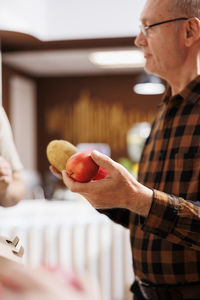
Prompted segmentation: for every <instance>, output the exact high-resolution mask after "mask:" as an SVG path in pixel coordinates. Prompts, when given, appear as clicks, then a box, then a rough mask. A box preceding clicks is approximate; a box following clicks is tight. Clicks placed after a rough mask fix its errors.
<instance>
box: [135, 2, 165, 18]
mask: <svg viewBox="0 0 200 300" xmlns="http://www.w3.org/2000/svg"><path fill="white" fill-rule="evenodd" d="M170 3H171V0H147V1H146V4H145V6H144V8H143V10H142V13H141V15H140V20H141V22H143V23H146V22H147V21H148V22H151V21H155V19H158V20H159V18H162V17H165V16H167V15H168V14H169V10H168V8H169V5H170Z"/></svg>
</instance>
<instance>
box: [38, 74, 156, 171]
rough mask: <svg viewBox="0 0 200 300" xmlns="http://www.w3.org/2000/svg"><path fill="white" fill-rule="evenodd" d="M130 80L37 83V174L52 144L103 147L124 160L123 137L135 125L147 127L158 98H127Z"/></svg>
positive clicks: (45, 167)
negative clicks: (143, 123)
mask: <svg viewBox="0 0 200 300" xmlns="http://www.w3.org/2000/svg"><path fill="white" fill-rule="evenodd" d="M135 80H136V78H135V75H120V76H114V75H113V76H88V77H63V78H61V77H59V78H39V79H37V88H38V97H37V100H38V106H37V107H38V169H39V171H40V172H42V173H44V172H45V171H46V170H48V162H47V159H46V146H47V144H48V142H49V141H51V140H52V139H65V140H68V141H70V142H71V143H73V144H75V145H76V144H78V143H80V142H106V143H108V144H109V145H110V146H111V155H112V158H113V159H115V160H117V159H118V158H119V157H121V156H127V151H126V133H127V131H128V129H130V128H131V126H132V125H133V124H134V123H135V122H140V121H149V122H151V121H152V119H153V117H154V115H155V112H156V106H157V104H158V103H159V102H160V99H161V96H140V95H136V94H134V93H133V89H132V88H133V84H134V82H135Z"/></svg>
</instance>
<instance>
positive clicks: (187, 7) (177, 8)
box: [170, 0, 200, 19]
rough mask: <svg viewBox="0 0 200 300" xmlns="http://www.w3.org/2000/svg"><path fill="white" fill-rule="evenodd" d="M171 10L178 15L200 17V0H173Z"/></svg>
mask: <svg viewBox="0 0 200 300" xmlns="http://www.w3.org/2000/svg"><path fill="white" fill-rule="evenodd" d="M170 11H171V12H172V13H173V14H174V15H175V16H176V17H177V16H180V14H181V16H183V17H197V18H198V19H200V0H171V7H170Z"/></svg>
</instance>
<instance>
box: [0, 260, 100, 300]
mask: <svg viewBox="0 0 200 300" xmlns="http://www.w3.org/2000/svg"><path fill="white" fill-rule="evenodd" d="M0 299H1V300H55V299H56V300H94V299H95V300H100V299H102V298H101V296H100V292H99V287H98V284H97V283H96V281H95V280H93V279H91V278H90V277H88V276H87V275H85V274H84V276H80V275H79V276H78V275H77V274H76V275H75V274H72V273H67V272H64V271H62V270H60V269H52V270H51V272H50V271H49V270H46V269H37V270H35V269H30V268H29V269H28V268H27V267H24V266H22V265H20V264H18V263H15V262H11V261H7V260H3V261H1V262H0Z"/></svg>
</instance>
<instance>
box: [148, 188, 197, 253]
mask: <svg viewBox="0 0 200 300" xmlns="http://www.w3.org/2000/svg"><path fill="white" fill-rule="evenodd" d="M153 192H154V196H153V201H152V206H151V209H150V212H149V215H148V216H147V218H146V219H145V220H144V223H143V225H142V229H143V230H144V231H147V232H149V233H153V234H155V235H158V236H159V237H161V238H164V239H167V240H168V241H170V242H171V243H174V244H179V245H183V246H186V247H190V248H192V249H194V250H198V251H200V206H199V202H190V201H187V200H184V199H183V198H180V197H175V196H173V195H170V194H166V193H163V192H160V191H157V190H153Z"/></svg>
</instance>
